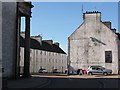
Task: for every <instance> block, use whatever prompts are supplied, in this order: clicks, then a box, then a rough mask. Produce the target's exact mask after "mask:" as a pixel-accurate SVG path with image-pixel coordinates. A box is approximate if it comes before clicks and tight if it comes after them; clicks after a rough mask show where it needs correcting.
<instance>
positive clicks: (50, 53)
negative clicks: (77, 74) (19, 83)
mask: <svg viewBox="0 0 120 90" xmlns="http://www.w3.org/2000/svg"><path fill="white" fill-rule="evenodd" d="M21 36H22V37H21V42H20V43H21V45H20V46H21V47H20V67H21V70H22V69H23V66H24V61H23V60H24V32H22V33H21ZM30 42H31V44H30V72H31V73H37V72H38V71H39V69H40V68H45V69H47V71H48V72H52V71H53V69H58V70H59V71H60V72H61V73H62V72H63V73H64V72H65V70H66V69H67V55H66V53H65V52H64V51H63V50H62V49H61V48H60V47H59V43H53V41H52V40H42V37H41V36H40V35H38V36H31V39H30Z"/></svg>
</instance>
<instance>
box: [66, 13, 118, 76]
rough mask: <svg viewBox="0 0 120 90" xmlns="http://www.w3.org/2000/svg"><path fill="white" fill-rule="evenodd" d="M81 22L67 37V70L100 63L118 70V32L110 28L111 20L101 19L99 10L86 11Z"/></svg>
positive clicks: (114, 71) (114, 70)
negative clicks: (104, 20)
mask: <svg viewBox="0 0 120 90" xmlns="http://www.w3.org/2000/svg"><path fill="white" fill-rule="evenodd" d="M83 20H84V21H83V23H82V24H81V25H80V26H79V27H78V28H77V29H76V30H75V31H74V32H73V33H72V34H71V35H70V36H69V37H68V60H69V70H70V71H76V70H77V69H79V68H81V69H87V68H88V66H90V65H101V66H103V67H106V68H109V69H112V71H113V73H114V74H118V70H120V48H119V47H120V34H119V33H116V29H112V28H111V22H109V21H108V22H103V21H101V12H98V11H97V12H96V11H94V12H86V13H84V14H83Z"/></svg>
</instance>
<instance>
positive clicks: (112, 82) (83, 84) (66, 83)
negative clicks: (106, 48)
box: [37, 75, 120, 88]
mask: <svg viewBox="0 0 120 90" xmlns="http://www.w3.org/2000/svg"><path fill="white" fill-rule="evenodd" d="M37 76H39V77H46V78H47V79H48V80H49V81H50V83H49V84H48V85H46V86H45V87H44V88H119V84H120V83H119V82H120V81H119V79H118V76H117V75H112V76H100V75H98V76H97V75H92V76H89V75H82V76H79V75H70V76H65V75H63V76H62V75H37ZM38 88H39V87H38Z"/></svg>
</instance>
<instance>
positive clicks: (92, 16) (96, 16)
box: [83, 11, 101, 22]
mask: <svg viewBox="0 0 120 90" xmlns="http://www.w3.org/2000/svg"><path fill="white" fill-rule="evenodd" d="M83 20H84V21H87V22H95V21H101V12H98V11H93V12H88V11H86V13H83Z"/></svg>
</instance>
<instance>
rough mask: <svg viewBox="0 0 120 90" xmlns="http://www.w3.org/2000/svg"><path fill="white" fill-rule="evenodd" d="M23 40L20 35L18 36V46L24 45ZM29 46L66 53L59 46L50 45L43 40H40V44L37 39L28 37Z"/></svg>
mask: <svg viewBox="0 0 120 90" xmlns="http://www.w3.org/2000/svg"><path fill="white" fill-rule="evenodd" d="M24 42H25V39H24V38H23V37H22V36H20V47H24ZM30 48H31V49H38V50H44V51H49V52H56V53H62V54H66V53H65V52H64V51H63V50H62V49H61V48H60V47H59V46H57V45H55V44H52V45H51V44H49V43H47V42H45V41H44V40H43V41H42V45H40V43H39V42H38V41H37V40H35V39H32V38H30Z"/></svg>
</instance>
